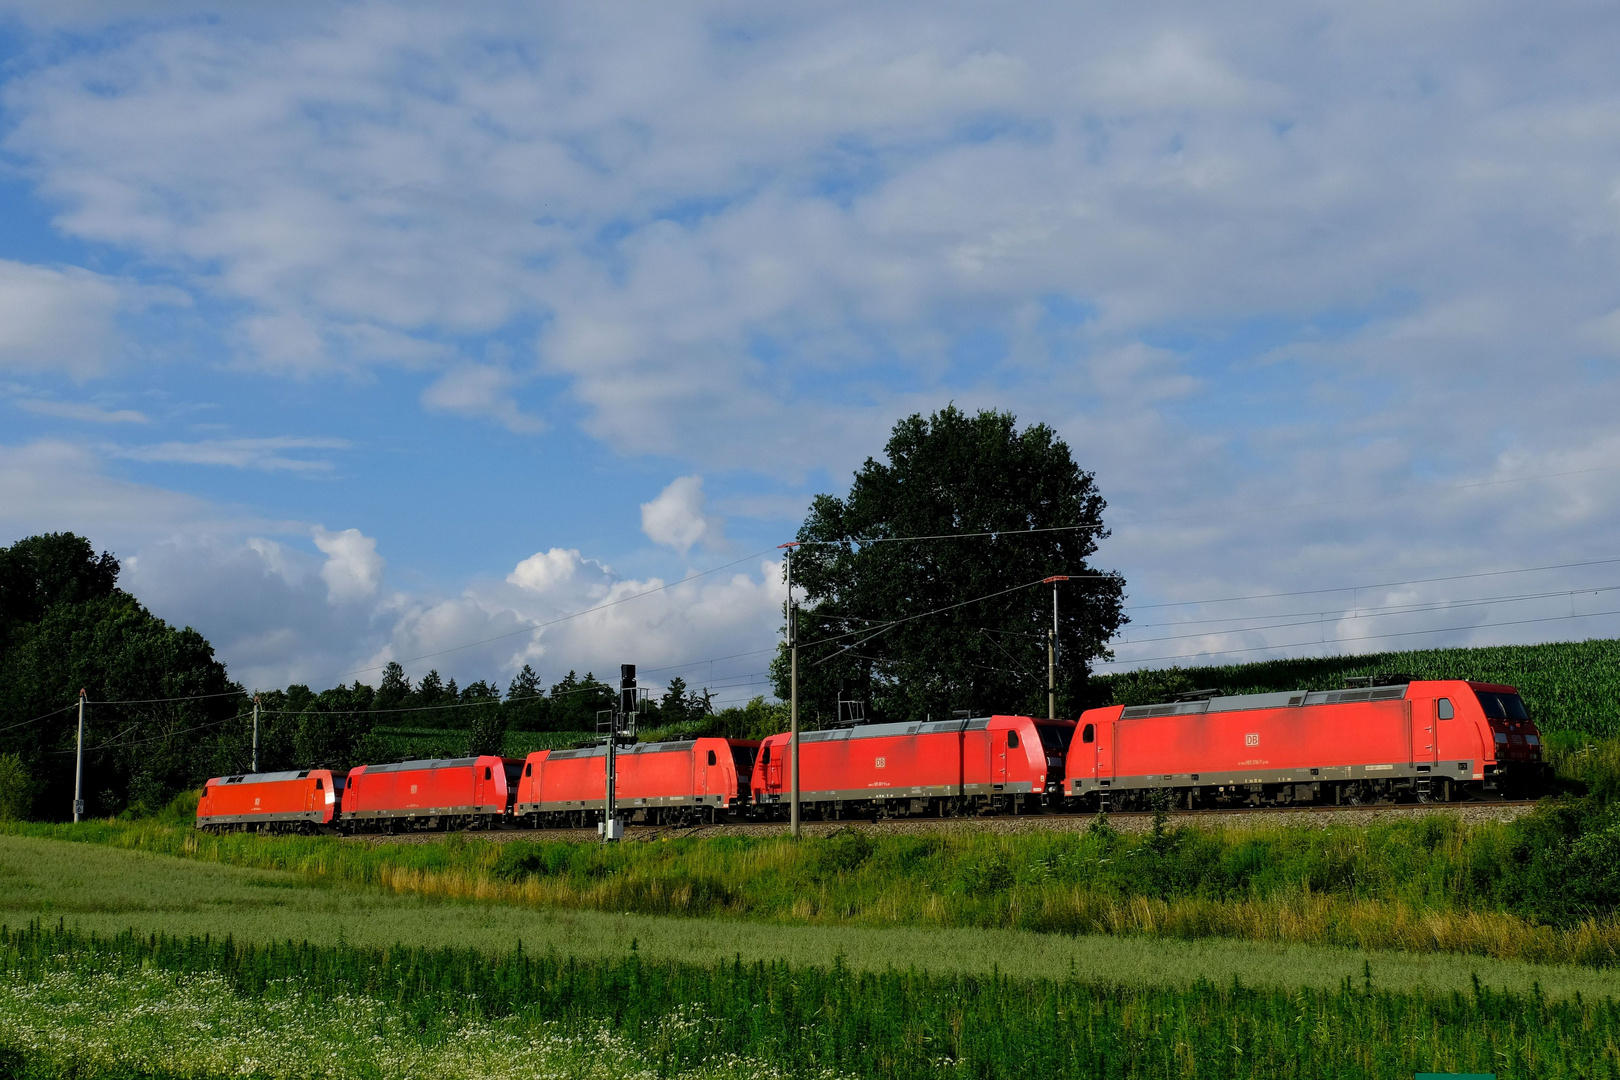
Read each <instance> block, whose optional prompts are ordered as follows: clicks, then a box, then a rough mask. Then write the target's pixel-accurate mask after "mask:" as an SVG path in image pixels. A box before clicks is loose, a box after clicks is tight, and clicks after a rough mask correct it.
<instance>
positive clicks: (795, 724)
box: [777, 540, 799, 836]
mask: <svg viewBox="0 0 1620 1080" xmlns="http://www.w3.org/2000/svg"><path fill="white" fill-rule="evenodd" d="M798 546H799V542H798V541H797V540H795V541H793V542H792V543H789V544H778V545H777V547H782V548H786V549H787V555H786V559H787V590H788V598H787V634H788V789H789V795H788V797H789V798H790V799H792V800H793V801H792V802H791V803H789V804H788V831H789V832H791V833H792V834H793V835H794V836H798V835H799V633H798V621H799V620H798V619H797V618H795V616H796V615H797V614H798V612H797V610H796V609H795V608H794V606H793V549H794V548H796V547H798Z"/></svg>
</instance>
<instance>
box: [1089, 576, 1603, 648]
mask: <svg viewBox="0 0 1620 1080" xmlns="http://www.w3.org/2000/svg"><path fill="white" fill-rule="evenodd" d="M1617 590H1620V585H1605V586H1602V587H1601V588H1595V589H1566V590H1564V591H1562V592H1542V593H1524V594H1522V595H1520V596H1488V597H1481V598H1478V599H1474V600H1454V601H1442V602H1437V603H1432V604H1411V605H1396V606H1393V607H1389V608H1345V609H1342V610H1339V611H1301V612H1295V613H1293V614H1289V615H1277V616H1264V615H1247V616H1243V615H1236V616H1231V617H1230V618H1227V619H1205V620H1196V621H1200V622H1231V621H1233V619H1245V618H1246V619H1261V618H1282V619H1290V620H1293V621H1290V622H1275V623H1262V624H1261V625H1259V626H1234V627H1229V628H1228V629H1225V630H1204V631H1200V632H1199V633H1196V634H1167V635H1165V636H1163V637H1151V638H1135V639H1132V640H1129V641H1119V642H1117V644H1119V645H1145V644H1147V643H1148V642H1150V641H1185V640H1187V639H1188V638H1198V637H1210V636H1212V635H1215V634H1247V633H1252V632H1253V631H1256V630H1276V629H1278V628H1281V627H1289V626H1308V625H1310V624H1311V623H1312V622H1313V621H1317V620H1320V619H1322V618H1325V617H1326V616H1328V615H1334V616H1337V617H1340V618H1342V617H1343V616H1345V615H1347V614H1350V613H1352V612H1354V613H1355V617H1356V618H1359V619H1387V618H1392V617H1394V616H1396V615H1419V614H1423V613H1424V612H1429V611H1451V610H1455V609H1457V608H1468V607H1483V606H1489V605H1491V604H1508V603H1522V602H1523V601H1526V600H1547V599H1551V598H1553V597H1561V596H1568V597H1573V596H1576V595H1578V594H1583V593H1591V594H1593V595H1597V594H1598V593H1606V592H1615V591H1617ZM1161 625H1165V626H1182V625H1188V624H1186V623H1164V624H1161Z"/></svg>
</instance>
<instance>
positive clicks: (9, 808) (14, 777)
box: [0, 754, 35, 821]
mask: <svg viewBox="0 0 1620 1080" xmlns="http://www.w3.org/2000/svg"><path fill="white" fill-rule="evenodd" d="M34 795H35V785H34V777H33V775H32V774H31V773H30V772H29V771H28V766H27V764H26V763H25V762H24V761H23V759H22V756H21V755H20V754H0V821H27V820H28V818H29V816H30V814H31V812H32V811H33V809H34Z"/></svg>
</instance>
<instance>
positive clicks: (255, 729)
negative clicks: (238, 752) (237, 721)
mask: <svg viewBox="0 0 1620 1080" xmlns="http://www.w3.org/2000/svg"><path fill="white" fill-rule="evenodd" d="M253 771H254V772H258V771H259V695H258V694H254V695H253Z"/></svg>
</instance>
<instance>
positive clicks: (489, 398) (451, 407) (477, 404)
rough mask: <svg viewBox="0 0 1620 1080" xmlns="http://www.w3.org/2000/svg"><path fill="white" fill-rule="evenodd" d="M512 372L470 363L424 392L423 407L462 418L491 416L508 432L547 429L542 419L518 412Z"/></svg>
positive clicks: (452, 370)
mask: <svg viewBox="0 0 1620 1080" xmlns="http://www.w3.org/2000/svg"><path fill="white" fill-rule="evenodd" d="M517 381H518V380H517V379H516V378H515V377H514V376H513V375H512V373H511V372H509V371H506V370H504V369H502V368H498V367H494V366H488V365H479V364H467V365H463V366H461V367H457V368H453V369H451V370H450V371H447V372H446V373H445V374H444V375H442V376H440V378H439V380H438V381H437V382H435V383H433V384H432V385H431V386H429V387H428V388H427V389H426V390H423V391H422V404H423V405H424V406H426V407H427V408H428V409H429V410H432V411H436V412H449V413H456V414H458V415H460V416H473V417H476V416H488V417H493V418H494V419H496V420H499V421H500V422H501V423H502V424H503V425H504V426H505V427H506V428H507V429H508V430H510V431H515V432H518V433H519V434H524V435H531V434H534V433H536V432H539V431H543V430H544V429H545V425H544V424H543V423H541V422H540V420H539V419H537V418H536V417H533V416H529V415H527V414H525V413H523V412H521V411H519V409H518V407H517V405H516V404H515V403H514V402H513V401H512V398H511V392H512V389H513V388H514V387H515V386H516V385H517Z"/></svg>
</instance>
